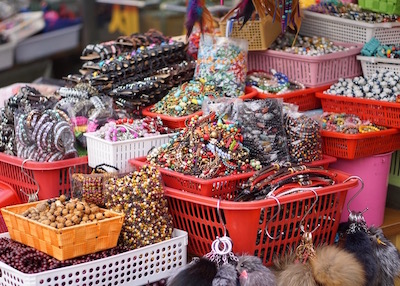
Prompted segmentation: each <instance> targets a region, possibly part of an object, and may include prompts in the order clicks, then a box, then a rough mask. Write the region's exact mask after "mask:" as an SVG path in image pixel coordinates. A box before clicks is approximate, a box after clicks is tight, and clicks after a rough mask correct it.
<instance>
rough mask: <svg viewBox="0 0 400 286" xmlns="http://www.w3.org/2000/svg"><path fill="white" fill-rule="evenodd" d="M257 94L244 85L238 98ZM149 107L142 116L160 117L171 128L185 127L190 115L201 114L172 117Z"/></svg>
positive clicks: (199, 113)
mask: <svg viewBox="0 0 400 286" xmlns="http://www.w3.org/2000/svg"><path fill="white" fill-rule="evenodd" d="M257 94H258V91H257V90H256V89H254V88H252V87H249V86H246V88H245V95H242V96H240V97H239V98H241V99H252V98H254V97H256V96H257ZM151 108H153V105H151V106H148V107H145V108H143V110H142V114H143V116H150V117H160V118H161V120H162V121H163V123H164V125H165V126H167V127H169V128H173V129H175V128H185V127H186V122H187V121H188V120H190V119H191V118H192V117H194V116H196V115H198V116H201V115H202V114H203V112H202V111H201V110H200V111H197V112H195V113H193V114H190V115H187V116H180V117H174V116H168V115H164V114H160V113H155V112H151V111H150V109H151Z"/></svg>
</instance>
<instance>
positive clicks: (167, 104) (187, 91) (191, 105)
mask: <svg viewBox="0 0 400 286" xmlns="http://www.w3.org/2000/svg"><path fill="white" fill-rule="evenodd" d="M218 97H220V94H219V93H218V92H216V91H215V89H214V86H213V85H209V84H203V83H202V82H201V81H196V80H191V81H189V82H186V83H184V84H182V85H180V86H178V87H175V88H172V89H171V90H170V91H169V92H168V94H167V95H166V96H165V97H164V98H163V99H161V100H160V101H159V102H157V103H156V104H155V105H154V106H153V107H152V108H151V110H150V111H151V112H154V113H159V114H164V115H169V116H174V117H178V116H186V115H190V114H192V113H195V112H196V111H199V110H201V106H202V104H203V101H206V100H208V99H209V98H218Z"/></svg>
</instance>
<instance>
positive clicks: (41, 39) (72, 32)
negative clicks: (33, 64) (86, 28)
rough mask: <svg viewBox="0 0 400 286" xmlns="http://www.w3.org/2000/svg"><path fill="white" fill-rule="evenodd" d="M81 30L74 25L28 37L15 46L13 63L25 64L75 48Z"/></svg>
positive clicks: (77, 44) (78, 26)
mask: <svg viewBox="0 0 400 286" xmlns="http://www.w3.org/2000/svg"><path fill="white" fill-rule="evenodd" d="M81 28H82V25H75V26H71V27H67V28H64V29H59V30H55V31H51V32H47V33H42V34H38V35H36V36H33V37H30V38H29V39H26V40H24V41H22V42H21V43H19V44H18V45H17V47H16V50H15V61H16V62H17V63H26V62H30V61H33V60H36V59H40V58H44V57H48V56H50V55H52V54H55V53H59V52H63V51H67V50H70V49H73V48H76V47H78V46H79V32H80V30H81Z"/></svg>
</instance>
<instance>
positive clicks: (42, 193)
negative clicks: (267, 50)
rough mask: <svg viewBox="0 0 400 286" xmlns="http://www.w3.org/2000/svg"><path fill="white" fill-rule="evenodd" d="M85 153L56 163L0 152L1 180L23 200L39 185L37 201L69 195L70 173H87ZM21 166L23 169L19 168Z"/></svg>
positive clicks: (25, 200)
mask: <svg viewBox="0 0 400 286" xmlns="http://www.w3.org/2000/svg"><path fill="white" fill-rule="evenodd" d="M87 160H88V158H87V156H85V157H80V158H74V159H68V160H62V161H58V162H44V163H40V162H33V161H28V160H27V161H25V163H24V160H23V159H21V158H18V157H15V156H10V155H6V154H4V153H0V181H4V182H6V183H8V184H10V185H11V186H12V187H13V188H14V190H16V191H17V192H18V195H19V196H20V197H21V200H22V201H23V202H27V201H28V197H27V196H26V195H25V194H23V193H22V192H20V190H22V191H23V192H24V193H26V194H33V193H35V192H36V191H37V190H38V188H39V193H38V195H39V200H45V199H49V198H54V197H58V196H60V195H61V194H66V195H71V184H70V176H69V175H70V174H73V173H90V171H91V169H90V168H89V166H88V165H87ZM22 166H23V168H22Z"/></svg>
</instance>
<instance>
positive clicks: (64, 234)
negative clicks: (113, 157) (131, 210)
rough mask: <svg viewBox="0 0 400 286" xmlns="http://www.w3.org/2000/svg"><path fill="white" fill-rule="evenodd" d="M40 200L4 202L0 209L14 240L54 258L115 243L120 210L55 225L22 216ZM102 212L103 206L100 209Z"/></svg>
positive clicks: (122, 215)
mask: <svg viewBox="0 0 400 286" xmlns="http://www.w3.org/2000/svg"><path fill="white" fill-rule="evenodd" d="M38 203H40V202H34V203H27V204H21V205H16V206H8V207H5V208H2V209H1V213H2V215H3V218H4V221H5V223H6V225H7V228H8V232H9V234H10V237H11V239H12V240H15V241H18V242H20V243H23V244H25V245H28V246H30V247H33V248H35V249H37V250H39V251H41V252H44V253H46V254H48V255H50V256H52V257H54V258H56V259H58V260H67V259H70V258H75V257H78V256H82V255H86V254H91V253H95V252H98V251H101V250H106V249H109V248H113V247H115V246H117V242H118V237H119V234H120V232H121V228H122V223H123V222H124V216H125V215H124V214H121V213H117V212H114V211H111V210H107V212H109V213H110V214H111V216H110V217H109V218H104V219H102V220H99V221H98V222H88V223H85V224H79V225H74V226H71V227H64V228H62V229H57V228H55V227H51V226H49V225H45V224H42V223H39V222H37V221H34V220H31V219H29V218H26V217H24V216H22V215H21V214H22V213H23V212H24V211H26V210H28V209H29V208H31V207H36V206H37V205H38ZM100 211H101V212H103V213H104V212H105V211H106V210H105V209H100Z"/></svg>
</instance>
